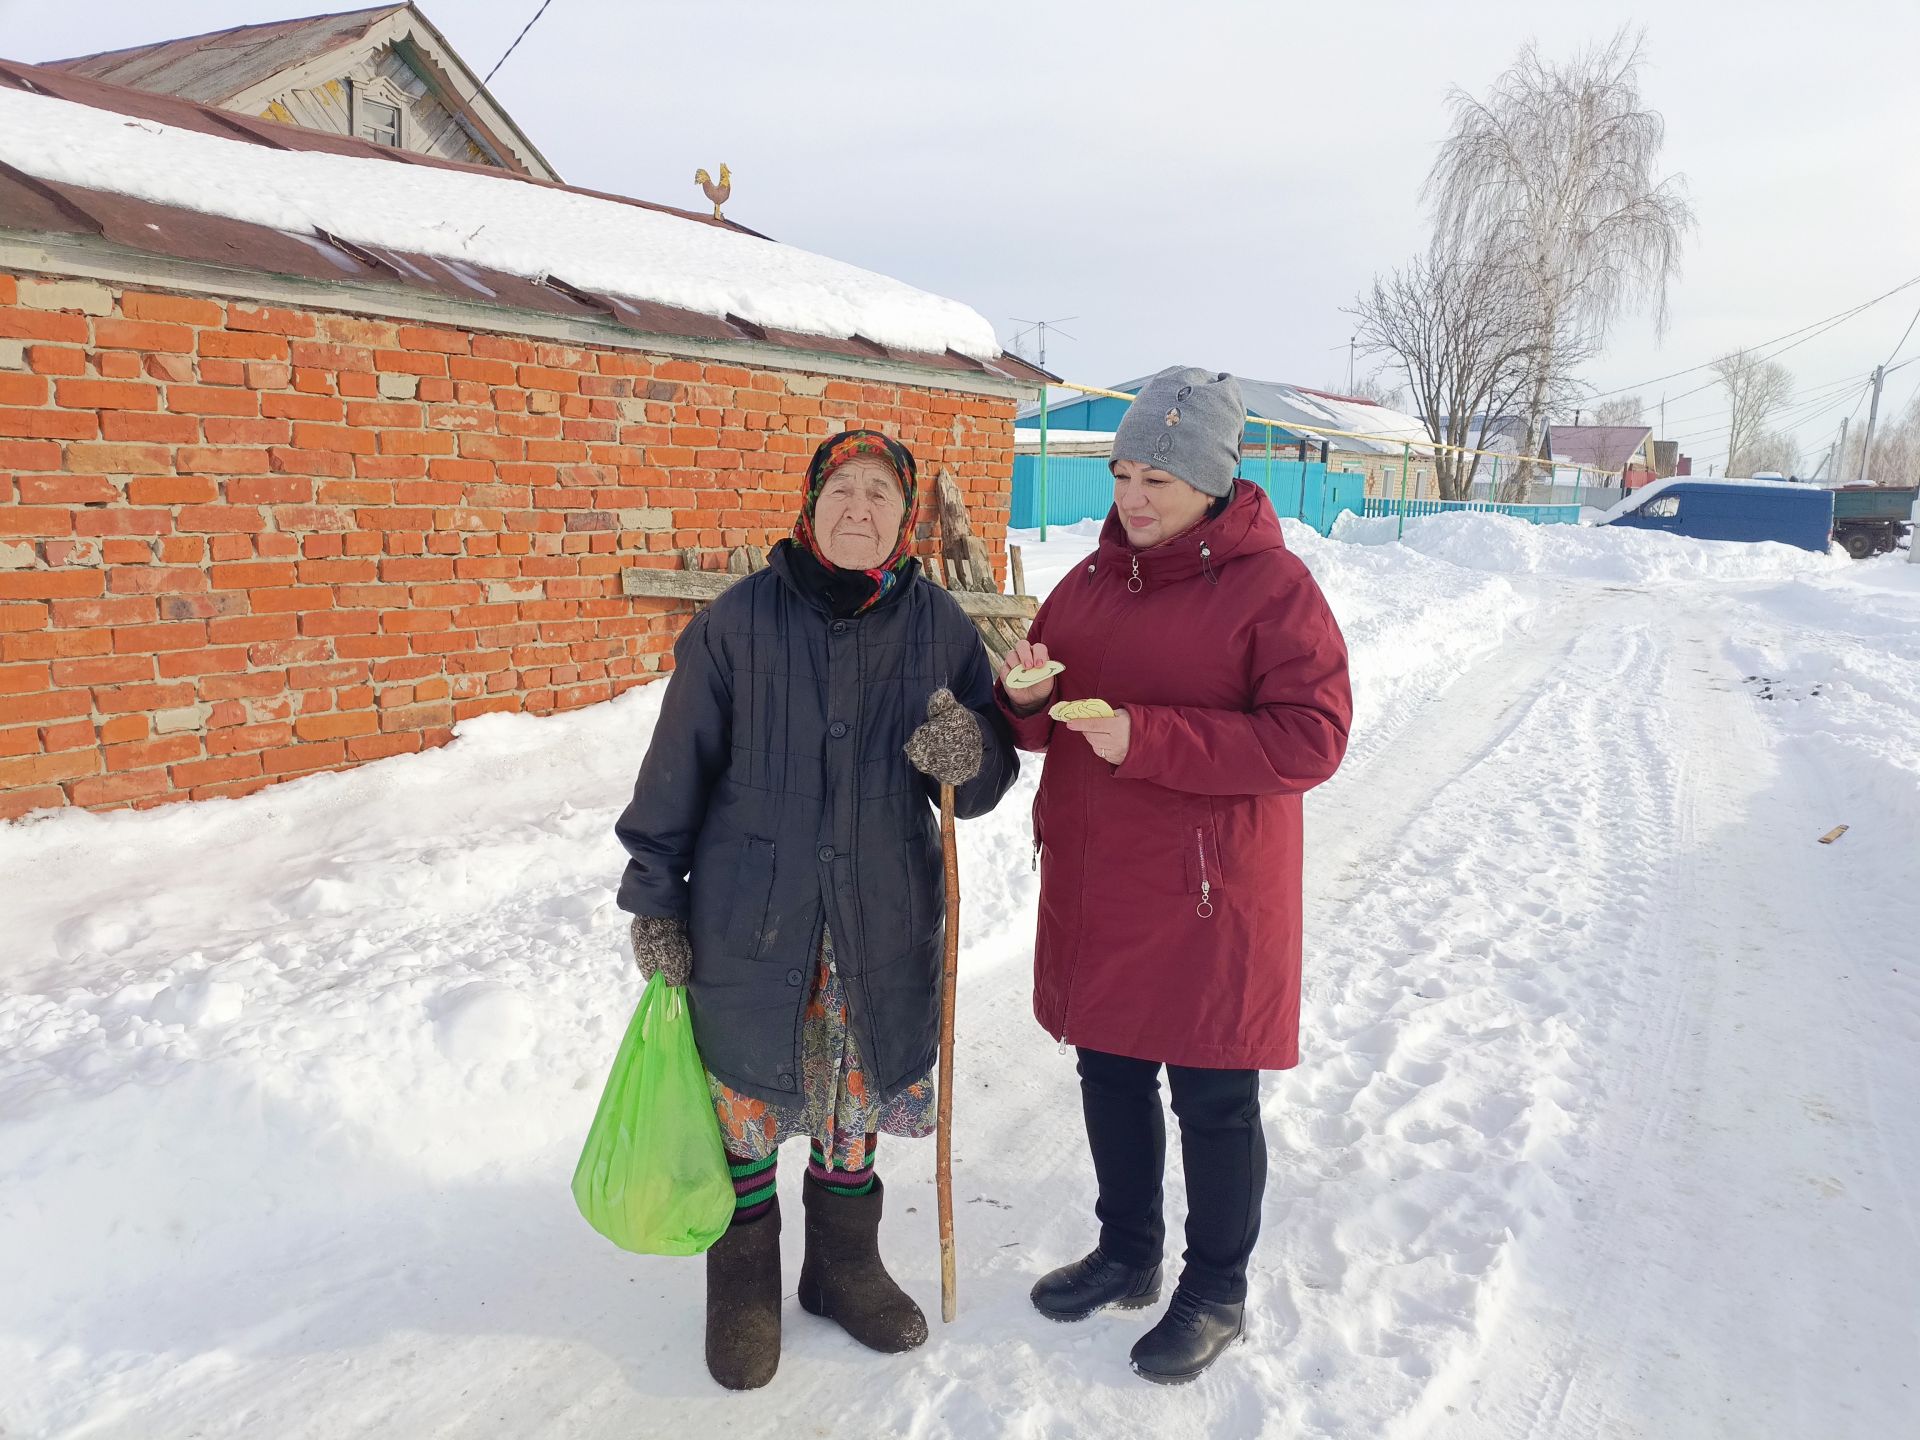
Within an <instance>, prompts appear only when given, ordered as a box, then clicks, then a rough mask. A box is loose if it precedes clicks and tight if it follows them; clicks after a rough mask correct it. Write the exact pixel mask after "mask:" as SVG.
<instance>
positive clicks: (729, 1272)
mask: <svg viewBox="0 0 1920 1440" xmlns="http://www.w3.org/2000/svg"><path fill="white" fill-rule="evenodd" d="M779 1368H780V1207H779V1206H778V1205H775V1206H774V1207H773V1208H772V1209H771V1210H769V1211H767V1213H766V1214H764V1215H762V1216H760V1218H759V1219H757V1220H749V1221H748V1222H747V1223H746V1224H744V1225H730V1226H728V1227H727V1232H726V1233H725V1234H724V1235H722V1236H721V1237H720V1238H719V1239H718V1240H716V1241H714V1242H713V1244H712V1246H710V1247H709V1248H708V1250H707V1369H708V1370H709V1371H710V1372H711V1373H712V1375H713V1378H714V1379H715V1380H718V1381H719V1382H720V1383H721V1384H722V1385H724V1386H726V1387H727V1389H729V1390H758V1389H759V1388H760V1387H761V1386H762V1385H764V1384H766V1383H767V1382H768V1381H769V1380H771V1379H773V1372H774V1371H775V1370H777V1369H779Z"/></svg>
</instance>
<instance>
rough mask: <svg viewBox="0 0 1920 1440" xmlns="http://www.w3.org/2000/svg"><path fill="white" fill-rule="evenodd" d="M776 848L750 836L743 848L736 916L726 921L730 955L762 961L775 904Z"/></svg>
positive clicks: (737, 876) (736, 888) (735, 890)
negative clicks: (769, 919) (768, 920)
mask: <svg viewBox="0 0 1920 1440" xmlns="http://www.w3.org/2000/svg"><path fill="white" fill-rule="evenodd" d="M773 861H774V846H773V841H771V840H762V839H760V838H758V837H757V836H753V835H749V836H747V838H746V839H745V840H743V841H742V842H741V844H740V868H739V870H738V871H737V872H736V873H735V875H734V881H733V898H732V902H731V903H732V908H733V914H732V916H731V917H730V918H729V920H728V921H727V938H726V947H727V951H728V953H729V954H733V955H744V956H746V957H747V958H748V959H749V960H757V959H759V958H760V952H761V951H762V950H763V949H764V948H765V947H766V939H767V910H768V907H769V906H770V905H771V904H772V901H773Z"/></svg>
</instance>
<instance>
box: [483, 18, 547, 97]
mask: <svg viewBox="0 0 1920 1440" xmlns="http://www.w3.org/2000/svg"><path fill="white" fill-rule="evenodd" d="M551 4H553V0H541V4H540V8H539V9H538V10H536V11H534V12H533V19H531V20H529V21H527V23H526V26H525V28H524V29H522V30H521V32H520V33H519V34H518V35H516V36H514V37H513V44H511V45H509V46H507V52H506V55H502V56H501V57H500V58H499V59H498V60H496V61H494V62H493V69H491V70H489V71H487V78H486V79H484V80H482V81H481V82H480V83H481V84H482V85H491V84H492V83H493V77H494V76H496V75H498V74H499V73H500V67H501V66H502V65H504V64H506V63H507V55H511V54H513V52H514V51H516V50H518V49H519V48H520V42H521V41H522V40H524V39H526V38H527V31H528V30H531V29H533V27H534V26H535V25H538V24H539V23H540V17H541V16H542V15H544V14H546V13H547V6H549V5H551Z"/></svg>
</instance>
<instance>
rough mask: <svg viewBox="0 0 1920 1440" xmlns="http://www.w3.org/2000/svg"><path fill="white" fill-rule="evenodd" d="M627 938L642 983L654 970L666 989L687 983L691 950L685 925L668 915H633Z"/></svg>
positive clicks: (691, 960)
mask: <svg viewBox="0 0 1920 1440" xmlns="http://www.w3.org/2000/svg"><path fill="white" fill-rule="evenodd" d="M627 935H628V938H630V939H631V940H632V941H633V963H634V964H636V965H638V966H639V967H640V975H641V978H642V979H645V980H651V979H652V978H653V973H654V971H656V970H658V971H659V972H661V973H662V974H663V975H665V976H666V977H667V984H669V985H684V984H686V983H687V977H688V976H689V975H690V974H692V973H693V946H692V945H691V944H690V943H689V942H688V940H687V926H686V922H685V921H683V920H676V919H674V918H673V917H672V916H670V915H636V916H634V917H633V924H632V926H631V927H629V929H628V931H627Z"/></svg>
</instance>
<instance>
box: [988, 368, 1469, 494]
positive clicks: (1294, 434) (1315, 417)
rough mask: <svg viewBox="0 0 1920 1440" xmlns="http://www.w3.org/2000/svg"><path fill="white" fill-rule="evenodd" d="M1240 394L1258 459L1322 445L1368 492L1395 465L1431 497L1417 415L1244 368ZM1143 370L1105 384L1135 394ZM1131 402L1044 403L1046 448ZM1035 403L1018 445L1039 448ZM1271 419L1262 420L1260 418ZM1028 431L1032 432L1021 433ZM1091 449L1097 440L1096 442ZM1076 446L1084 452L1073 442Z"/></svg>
mask: <svg viewBox="0 0 1920 1440" xmlns="http://www.w3.org/2000/svg"><path fill="white" fill-rule="evenodd" d="M1234 378H1235V379H1236V380H1238V381H1239V382H1240V395H1241V398H1242V399H1243V400H1244V401H1245V402H1246V406H1247V417H1248V423H1247V429H1246V433H1245V435H1244V436H1243V437H1242V440H1241V451H1242V454H1244V455H1245V456H1246V457H1247V458H1248V459H1250V460H1257V459H1259V458H1261V457H1263V456H1265V455H1266V454H1267V452H1268V443H1269V440H1271V443H1272V446H1273V450H1274V453H1275V455H1276V458H1280V459H1289V460H1291V459H1301V460H1318V459H1320V458H1321V451H1322V448H1323V447H1324V449H1325V451H1326V456H1325V458H1326V462H1327V464H1328V466H1329V467H1330V468H1331V469H1333V470H1337V471H1345V472H1348V473H1350V474H1359V475H1364V476H1365V477H1366V493H1367V494H1369V495H1397V494H1398V493H1399V490H1400V486H1401V482H1402V472H1403V471H1404V478H1405V483H1406V492H1407V495H1408V496H1409V498H1414V497H1426V498H1433V497H1436V496H1437V495H1438V491H1437V490H1436V489H1435V488H1434V486H1435V481H1434V477H1433V441H1432V438H1431V437H1430V436H1429V435H1428V433H1427V427H1426V425H1425V423H1424V422H1422V421H1421V420H1420V419H1419V417H1418V416H1414V415H1409V414H1407V413H1405V412H1404V411H1400V410H1394V409H1391V408H1389V407H1388V406H1385V405H1376V404H1374V403H1373V402H1372V401H1370V400H1362V399H1358V398H1356V397H1353V396H1348V395H1335V394H1332V393H1330V392H1328V391H1325V390H1309V389H1307V388H1306V387H1305V386H1302V385H1289V384H1286V383H1284V382H1282V381H1277V380H1253V379H1249V378H1248V377H1246V376H1244V375H1239V376H1235V377H1234ZM1147 379H1148V377H1146V376H1141V377H1139V378H1137V379H1133V380H1123V381H1121V382H1120V383H1118V384H1117V385H1112V386H1109V387H1107V388H1109V389H1112V390H1117V391H1121V392H1123V393H1125V394H1128V395H1133V394H1138V393H1139V390H1140V387H1141V386H1143V385H1145V384H1146V383H1147ZM1131 403H1132V402H1131V401H1127V400H1116V399H1114V398H1112V397H1111V396H1102V395H1081V396H1075V397H1073V398H1070V399H1065V400H1059V401H1056V402H1055V403H1054V404H1052V405H1050V406H1048V407H1047V428H1048V431H1049V448H1051V435H1052V432H1054V431H1056V430H1060V431H1073V432H1079V434H1078V437H1077V438H1078V442H1079V444H1080V445H1082V446H1084V445H1085V444H1086V443H1087V440H1088V434H1089V432H1104V433H1106V434H1109V435H1111V434H1112V433H1113V432H1114V431H1115V430H1116V429H1118V428H1119V425H1120V417H1121V416H1122V415H1124V414H1126V413H1127V407H1128V405H1129V404H1131ZM1039 415H1040V410H1039V407H1038V406H1037V405H1034V406H1028V407H1027V408H1026V409H1025V410H1022V411H1021V412H1020V419H1019V424H1020V427H1021V431H1022V434H1021V435H1020V436H1019V437H1018V438H1019V439H1020V440H1021V441H1022V442H1023V444H1022V448H1023V449H1037V448H1038V439H1039V435H1038V429H1039V423H1040V419H1039ZM1262 420H1267V421H1272V422H1274V423H1273V424H1271V425H1263V424H1260V423H1258V422H1259V421H1262ZM1026 431H1033V432H1035V433H1034V434H1032V435H1031V436H1028V435H1026V434H1025V433H1024V432H1026ZM1329 432H1331V433H1329ZM1095 448H1096V449H1097V448H1098V447H1097V444H1096V446H1095ZM1075 453H1078V454H1087V453H1091V452H1090V451H1088V450H1086V449H1084V448H1083V449H1079V450H1077V451H1076V452H1075Z"/></svg>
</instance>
